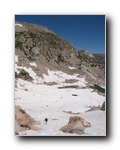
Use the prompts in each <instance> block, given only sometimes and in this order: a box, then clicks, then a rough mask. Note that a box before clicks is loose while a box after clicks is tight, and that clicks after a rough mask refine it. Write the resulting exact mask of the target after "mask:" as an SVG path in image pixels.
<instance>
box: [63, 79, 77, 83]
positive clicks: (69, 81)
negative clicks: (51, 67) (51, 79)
mask: <svg viewBox="0 0 120 150" xmlns="http://www.w3.org/2000/svg"><path fill="white" fill-rule="evenodd" d="M78 81H79V80H77V79H66V80H65V82H63V83H75V82H78Z"/></svg>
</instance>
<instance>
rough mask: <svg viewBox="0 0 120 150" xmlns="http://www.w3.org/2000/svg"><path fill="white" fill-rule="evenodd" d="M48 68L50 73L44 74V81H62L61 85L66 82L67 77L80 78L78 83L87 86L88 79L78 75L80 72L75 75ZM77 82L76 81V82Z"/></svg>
mask: <svg viewBox="0 0 120 150" xmlns="http://www.w3.org/2000/svg"><path fill="white" fill-rule="evenodd" d="M47 70H48V75H45V74H44V75H43V78H44V81H46V82H56V83H59V84H60V83H62V84H61V85H62V86H64V85H65V84H66V83H64V82H65V80H66V79H68V80H69V79H76V80H78V81H77V84H78V85H79V86H85V85H86V83H87V82H86V81H85V78H84V77H81V78H80V77H78V76H79V74H74V75H69V74H66V73H64V72H62V71H50V70H49V69H47ZM74 84H76V83H74Z"/></svg>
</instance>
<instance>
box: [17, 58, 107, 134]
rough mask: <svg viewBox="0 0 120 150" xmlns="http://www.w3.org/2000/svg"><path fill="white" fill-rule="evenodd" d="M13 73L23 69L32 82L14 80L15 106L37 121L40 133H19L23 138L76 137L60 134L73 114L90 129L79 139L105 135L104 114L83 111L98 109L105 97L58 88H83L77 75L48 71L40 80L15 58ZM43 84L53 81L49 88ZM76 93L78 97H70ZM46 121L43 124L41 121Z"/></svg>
mask: <svg viewBox="0 0 120 150" xmlns="http://www.w3.org/2000/svg"><path fill="white" fill-rule="evenodd" d="M15 62H16V63H15V71H17V72H19V69H24V70H25V71H27V72H28V73H29V75H30V76H31V77H32V78H33V81H32V82H27V81H24V80H22V79H17V80H16V84H17V86H16V87H15V105H19V106H21V107H22V109H24V110H25V111H26V112H27V113H28V114H30V115H31V117H33V118H34V119H35V120H37V121H39V122H40V123H41V124H40V128H42V130H39V131H32V130H27V131H24V132H20V133H19V134H20V135H22V136H78V135H76V134H70V133H63V132H62V131H60V128H61V127H63V126H64V125H66V124H67V123H68V120H69V118H70V117H71V116H74V114H68V113H67V111H71V112H73V113H78V114H77V116H81V117H83V118H84V119H85V120H86V121H88V122H90V123H91V125H92V126H91V127H90V128H87V129H86V130H85V134H82V135H80V136H105V135H106V113H105V112H104V111H100V110H99V111H91V112H86V111H87V110H88V109H89V108H90V107H95V106H96V107H97V106H101V105H102V104H103V102H104V101H105V97H104V96H100V95H98V94H97V93H96V92H92V90H91V89H82V88H79V89H74V88H68V89H67V88H66V89H59V88H58V87H62V86H66V85H78V86H80V87H84V86H86V81H85V79H84V78H83V77H79V75H78V74H74V75H68V74H66V73H64V72H62V71H55V70H52V71H50V70H49V69H47V71H48V74H47V75H45V74H44V75H43V78H40V77H38V76H37V75H36V73H35V72H34V71H33V69H31V68H26V67H22V66H18V65H17V62H18V56H16V57H15ZM66 79H68V80H69V79H76V80H77V81H76V82H75V83H66V82H65V80H66ZM44 82H56V83H57V84H56V85H52V86H48V85H45V84H44ZM73 94H76V95H77V96H72V95H73ZM45 118H48V124H47V125H46V124H45V122H44V119H45Z"/></svg>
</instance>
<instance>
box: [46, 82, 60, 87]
mask: <svg viewBox="0 0 120 150" xmlns="http://www.w3.org/2000/svg"><path fill="white" fill-rule="evenodd" d="M44 84H45V85H48V86H53V85H57V84H58V83H57V82H44Z"/></svg>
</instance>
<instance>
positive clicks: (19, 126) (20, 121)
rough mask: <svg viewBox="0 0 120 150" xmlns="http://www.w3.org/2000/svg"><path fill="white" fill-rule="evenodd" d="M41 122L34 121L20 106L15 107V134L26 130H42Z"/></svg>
mask: <svg viewBox="0 0 120 150" xmlns="http://www.w3.org/2000/svg"><path fill="white" fill-rule="evenodd" d="M35 125H40V122H39V121H36V120H34V119H33V118H32V117H31V116H30V115H29V114H28V113H26V112H25V111H24V110H23V109H21V108H20V107H19V106H15V132H16V133H19V132H21V131H24V130H40V128H39V127H37V126H35Z"/></svg>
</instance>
